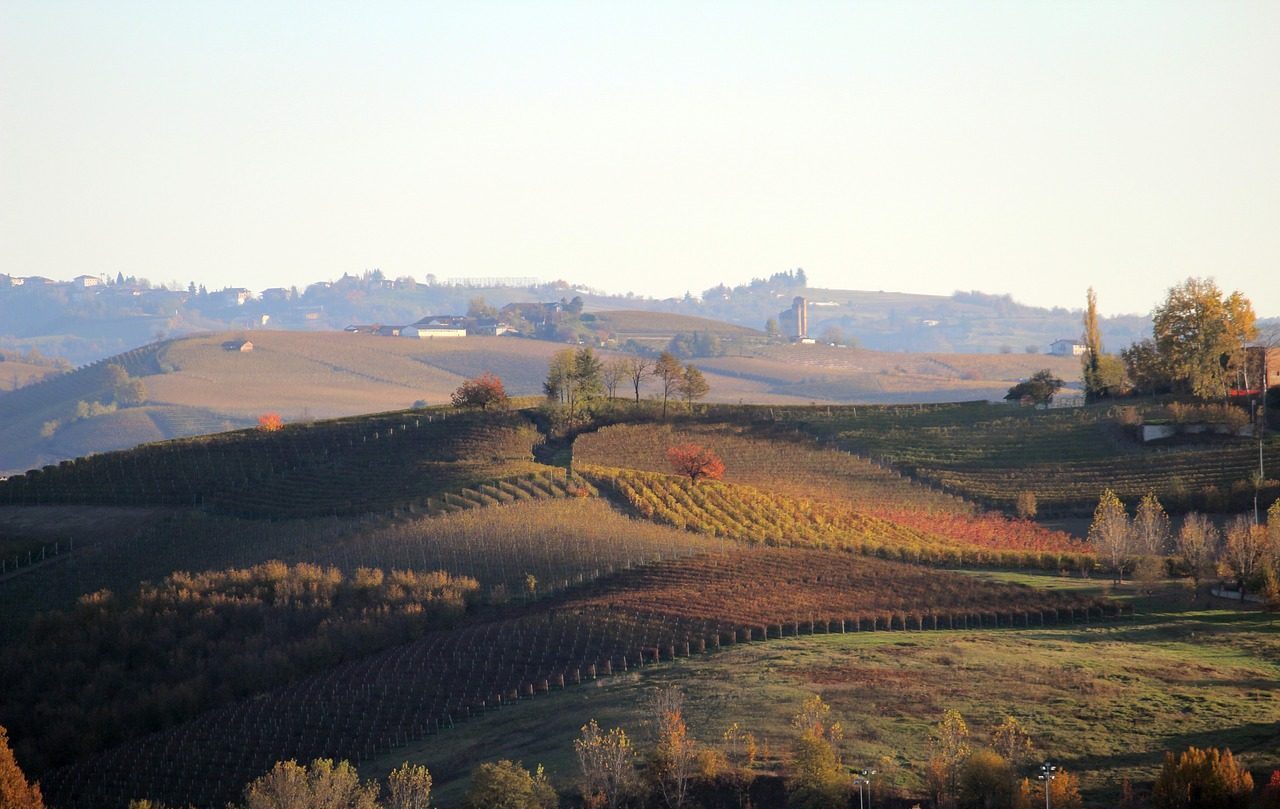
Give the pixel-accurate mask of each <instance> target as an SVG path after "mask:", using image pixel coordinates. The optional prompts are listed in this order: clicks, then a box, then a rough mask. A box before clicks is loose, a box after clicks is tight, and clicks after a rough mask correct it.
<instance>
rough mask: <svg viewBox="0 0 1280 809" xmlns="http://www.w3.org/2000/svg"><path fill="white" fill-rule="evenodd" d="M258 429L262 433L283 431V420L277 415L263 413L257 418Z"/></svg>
mask: <svg viewBox="0 0 1280 809" xmlns="http://www.w3.org/2000/svg"><path fill="white" fill-rule="evenodd" d="M258 429H259V430H262V431H263V432H264V433H274V432H277V431H279V430H283V429H284V419H282V418H280V414H279V413H263V414H262V415H261V416H258Z"/></svg>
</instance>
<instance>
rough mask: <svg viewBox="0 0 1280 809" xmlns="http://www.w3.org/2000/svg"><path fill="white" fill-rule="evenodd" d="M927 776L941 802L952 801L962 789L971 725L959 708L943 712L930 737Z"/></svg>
mask: <svg viewBox="0 0 1280 809" xmlns="http://www.w3.org/2000/svg"><path fill="white" fill-rule="evenodd" d="M929 748H930V756H929V763H928V771H927V772H928V776H929V780H930V781H931V784H930V786H931V787H932V788H933V791H934V793H935V796H936V798H937V801H938V803H939V805H943V804H946V805H951V804H954V802H955V800H956V795H957V792H958V789H959V778H960V766H961V765H962V764H963V763H964V761H965V759H967V758H968V757H969V752H970V750H972V746H971V744H970V742H969V726H968V725H967V724H966V723H965V721H964V717H962V716H961V715H960V712H959V711H956V710H953V709H948V710H947V711H945V712H944V713H943V714H942V721H940V722H939V723H938V724H937V726H936V727H935V728H934V730H933V737H932V738H931V739H930V740H929Z"/></svg>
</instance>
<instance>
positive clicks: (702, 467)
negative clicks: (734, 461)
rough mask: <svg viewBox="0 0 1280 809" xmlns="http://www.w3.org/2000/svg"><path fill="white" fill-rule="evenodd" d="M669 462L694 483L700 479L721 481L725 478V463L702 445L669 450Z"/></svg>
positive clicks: (677, 446)
mask: <svg viewBox="0 0 1280 809" xmlns="http://www.w3.org/2000/svg"><path fill="white" fill-rule="evenodd" d="M667 460H668V461H670V462H671V468H673V469H675V470H676V473H677V474H680V475H688V476H689V480H691V481H693V482H694V483H697V482H698V478H707V479H709V480H719V479H720V478H722V477H724V461H722V460H720V456H719V455H716V454H715V453H714V452H712V451H711V450H709V449H707V448H706V447H704V446H702V445H700V444H677V445H676V446H674V447H672V448H671V449H669V450H667Z"/></svg>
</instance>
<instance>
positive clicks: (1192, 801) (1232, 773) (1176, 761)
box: [1055, 747, 1253, 809]
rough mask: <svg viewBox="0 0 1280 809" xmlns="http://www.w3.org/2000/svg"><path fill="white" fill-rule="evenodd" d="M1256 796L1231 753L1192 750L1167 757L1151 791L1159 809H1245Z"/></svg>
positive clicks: (1248, 778)
mask: <svg viewBox="0 0 1280 809" xmlns="http://www.w3.org/2000/svg"><path fill="white" fill-rule="evenodd" d="M1252 795H1253V776H1251V775H1250V774H1249V771H1248V770H1247V769H1245V768H1244V767H1243V766H1242V765H1241V764H1240V763H1239V762H1238V761H1236V759H1235V757H1234V756H1233V755H1231V751H1230V750H1227V751H1225V752H1220V751H1219V750H1218V749H1217V748H1216V747H1210V748H1206V749H1203V750H1201V749H1200V748H1197V747H1189V748H1187V749H1186V750H1184V751H1183V752H1182V753H1180V754H1179V755H1178V756H1177V757H1175V756H1174V755H1173V753H1165V754H1164V765H1163V766H1162V767H1161V768H1160V775H1159V776H1158V777H1157V778H1156V781H1155V784H1154V786H1152V788H1151V805H1152V806H1154V807H1155V808H1156V809H1237V807H1239V808H1240V809H1243V807H1247V806H1248V805H1249V799H1250V797H1251V796H1252ZM1056 805H1057V804H1055V806H1056Z"/></svg>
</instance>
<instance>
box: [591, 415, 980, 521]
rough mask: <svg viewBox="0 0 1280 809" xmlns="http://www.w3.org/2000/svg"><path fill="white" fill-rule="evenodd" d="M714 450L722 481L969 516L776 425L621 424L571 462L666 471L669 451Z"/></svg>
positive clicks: (954, 502) (958, 505)
mask: <svg viewBox="0 0 1280 809" xmlns="http://www.w3.org/2000/svg"><path fill="white" fill-rule="evenodd" d="M689 442H692V443H697V444H703V445H705V446H708V447H711V448H712V449H714V450H715V452H716V454H717V455H719V456H720V457H721V458H722V459H723V460H724V463H725V478H724V479H725V480H726V481H729V482H732V483H745V484H747V485H749V486H755V487H757V488H760V489H767V490H769V491H774V492H781V493H784V494H790V495H793V496H796V497H804V498H811V499H818V500H822V501H826V502H839V503H842V504H846V505H847V504H850V503H852V504H854V505H856V506H857V507H858V508H865V507H867V506H868V505H870V504H873V503H874V504H878V505H884V506H890V507H892V506H901V507H904V508H913V509H922V510H924V511H929V512H935V511H949V512H957V513H965V514H967V513H972V512H973V511H974V508H973V506H972V505H971V504H969V503H966V502H965V501H964V500H963V499H961V498H959V497H955V496H952V495H948V494H945V493H943V492H940V491H938V490H937V489H933V488H930V487H928V486H924V485H921V484H919V483H917V482H915V481H912V480H911V479H910V478H908V477H905V476H903V475H902V474H900V473H898V472H895V471H894V470H893V469H891V468H888V467H887V466H885V465H881V464H877V463H873V462H872V461H870V460H868V459H866V458H864V457H862V456H859V455H854V454H851V453H848V452H840V451H837V450H833V449H829V448H824V447H822V446H821V445H819V444H817V443H816V442H815V441H814V440H813V439H812V438H811V437H809V436H807V435H805V434H803V433H798V432H797V431H796V430H794V429H790V428H778V427H776V426H773V425H741V424H730V423H709V424H700V423H696V422H695V423H689V424H681V425H679V426H675V425H671V424H616V425H612V426H609V427H605V428H603V429H601V430H599V431H597V432H595V433H585V434H583V435H580V436H578V438H577V439H576V440H575V441H574V445H573V455H574V459H575V460H578V461H581V462H583V463H587V464H594V465H597V466H610V467H618V468H626V469H639V470H644V471H647V472H669V471H670V470H671V465H670V463H669V462H668V461H667V448H668V447H672V446H675V445H677V444H683V443H689Z"/></svg>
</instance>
